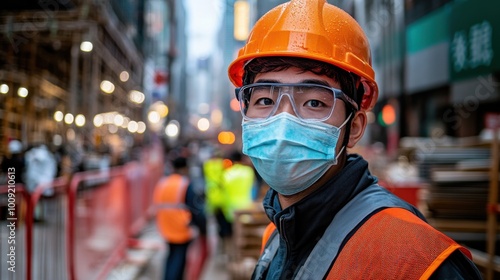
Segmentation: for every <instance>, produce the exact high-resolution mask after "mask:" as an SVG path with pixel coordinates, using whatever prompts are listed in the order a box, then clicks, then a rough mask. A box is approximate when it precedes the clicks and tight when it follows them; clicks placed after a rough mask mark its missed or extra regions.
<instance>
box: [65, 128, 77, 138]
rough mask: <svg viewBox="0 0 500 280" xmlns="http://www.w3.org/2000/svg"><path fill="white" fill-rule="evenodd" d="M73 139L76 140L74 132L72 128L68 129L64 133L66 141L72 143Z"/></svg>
mask: <svg viewBox="0 0 500 280" xmlns="http://www.w3.org/2000/svg"><path fill="white" fill-rule="evenodd" d="M75 138H76V134H75V131H74V130H73V129H72V128H69V129H68V130H67V131H66V139H68V141H73V140H75Z"/></svg>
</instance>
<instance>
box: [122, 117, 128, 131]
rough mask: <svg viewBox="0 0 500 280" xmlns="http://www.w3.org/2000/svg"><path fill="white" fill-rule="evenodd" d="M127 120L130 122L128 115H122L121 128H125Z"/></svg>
mask: <svg viewBox="0 0 500 280" xmlns="http://www.w3.org/2000/svg"><path fill="white" fill-rule="evenodd" d="M129 122H130V119H129V118H128V117H123V123H122V128H127V127H128V123H129Z"/></svg>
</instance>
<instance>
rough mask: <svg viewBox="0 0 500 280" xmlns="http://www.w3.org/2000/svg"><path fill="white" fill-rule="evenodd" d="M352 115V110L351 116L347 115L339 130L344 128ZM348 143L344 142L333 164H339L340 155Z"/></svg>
mask: <svg viewBox="0 0 500 280" xmlns="http://www.w3.org/2000/svg"><path fill="white" fill-rule="evenodd" d="M351 116H352V112H351V113H349V116H348V117H347V119H345V121H344V122H343V123H342V124H341V125H340V126H339V130H342V128H343V127H344V126H345V125H346V124H347V123H348V122H349V121H350V120H351ZM346 146H347V145H344V143H342V148H341V149H340V151H339V153H338V154H337V156H336V157H335V160H334V161H333V164H334V165H335V164H337V162H338V158H339V157H340V155H341V154H342V153H343V152H344V150H345V147H346Z"/></svg>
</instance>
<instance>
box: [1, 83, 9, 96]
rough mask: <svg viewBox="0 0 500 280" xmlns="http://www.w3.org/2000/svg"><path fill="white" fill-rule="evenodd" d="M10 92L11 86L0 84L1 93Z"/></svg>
mask: <svg viewBox="0 0 500 280" xmlns="http://www.w3.org/2000/svg"><path fill="white" fill-rule="evenodd" d="M8 92H9V86H8V85H6V84H1V85H0V93H2V94H7V93H8Z"/></svg>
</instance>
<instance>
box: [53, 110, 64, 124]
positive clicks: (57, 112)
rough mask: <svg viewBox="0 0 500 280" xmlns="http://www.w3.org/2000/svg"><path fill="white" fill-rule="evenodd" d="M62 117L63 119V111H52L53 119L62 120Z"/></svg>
mask: <svg viewBox="0 0 500 280" xmlns="http://www.w3.org/2000/svg"><path fill="white" fill-rule="evenodd" d="M63 119H64V114H63V112H61V111H56V112H55V113H54V120H55V121H56V122H62V120H63Z"/></svg>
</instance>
